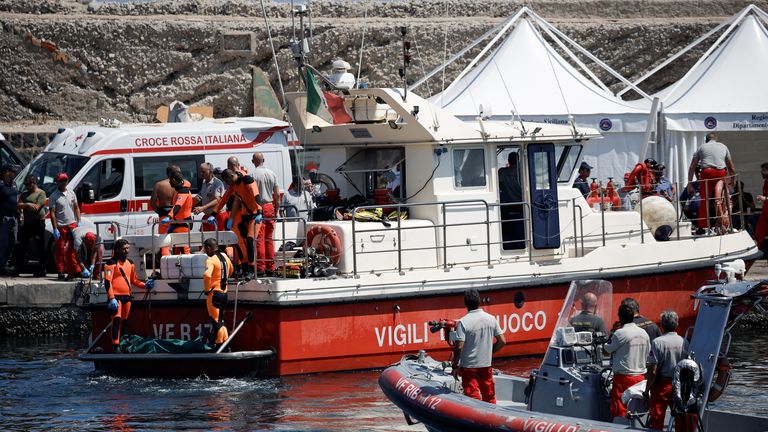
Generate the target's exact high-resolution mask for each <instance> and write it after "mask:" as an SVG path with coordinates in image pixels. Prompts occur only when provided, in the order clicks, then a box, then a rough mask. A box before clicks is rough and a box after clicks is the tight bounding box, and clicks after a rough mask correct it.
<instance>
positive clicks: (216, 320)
mask: <svg viewBox="0 0 768 432" xmlns="http://www.w3.org/2000/svg"><path fill="white" fill-rule="evenodd" d="M203 250H204V251H205V254H206V255H208V259H207V260H206V261H205V273H204V274H203V290H204V292H205V295H206V300H205V306H206V309H207V310H208V317H209V318H210V319H211V332H210V334H209V342H210V343H214V344H216V345H221V344H223V343H224V342H225V341H226V340H227V339H228V338H229V332H227V327H226V326H225V325H224V307H226V305H227V279H228V278H229V277H230V276H232V273H233V272H234V268H233V267H232V261H230V260H229V257H228V256H227V254H225V253H223V252H221V251H219V243H218V242H217V241H216V239H215V238H209V239H206V240H205V241H204V242H203Z"/></svg>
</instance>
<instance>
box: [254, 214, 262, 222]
mask: <svg viewBox="0 0 768 432" xmlns="http://www.w3.org/2000/svg"><path fill="white" fill-rule="evenodd" d="M262 218H263V216H262V215H261V213H258V214H257V215H256V216H254V217H253V221H254V222H256V223H261V219H262Z"/></svg>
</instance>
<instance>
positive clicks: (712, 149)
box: [687, 132, 736, 228]
mask: <svg viewBox="0 0 768 432" xmlns="http://www.w3.org/2000/svg"><path fill="white" fill-rule="evenodd" d="M699 164H701V177H700V178H699V181H700V184H701V199H702V205H701V206H700V207H699V227H700V228H706V227H709V226H710V225H711V224H710V220H709V218H710V216H716V215H715V214H711V215H710V214H709V206H710V205H713V204H714V203H715V186H716V185H717V182H718V181H719V180H724V181H725V184H724V185H723V186H724V191H723V194H727V193H728V192H727V190H728V180H727V179H726V175H727V174H730V175H731V176H734V175H736V166H735V165H734V164H733V160H732V159H731V152H730V151H729V150H728V147H726V146H725V144H723V143H719V142H717V135H715V133H714V132H711V133H708V134H707V137H706V141H705V142H704V144H702V145H701V147H699V149H698V150H696V152H695V153H694V154H693V159H692V160H691V166H690V167H689V168H688V186H687V189H688V193H693V186H691V181H693V174H694V173H695V172H696V167H697V166H698V165H699ZM726 168H727V169H728V171H727V172H726Z"/></svg>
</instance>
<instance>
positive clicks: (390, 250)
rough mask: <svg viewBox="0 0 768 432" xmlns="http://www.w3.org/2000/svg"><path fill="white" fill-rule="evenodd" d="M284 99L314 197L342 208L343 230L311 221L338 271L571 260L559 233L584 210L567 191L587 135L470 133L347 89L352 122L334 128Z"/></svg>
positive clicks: (420, 109)
mask: <svg viewBox="0 0 768 432" xmlns="http://www.w3.org/2000/svg"><path fill="white" fill-rule="evenodd" d="M287 99H288V106H289V115H290V117H291V119H292V122H293V125H294V128H295V132H296V134H297V137H298V139H299V141H300V142H301V143H302V146H303V152H302V154H301V155H297V161H298V162H299V166H300V167H301V166H303V167H305V168H310V169H313V170H317V171H318V172H321V173H323V174H325V175H326V177H328V178H330V179H331V182H330V183H329V184H327V185H325V186H323V189H326V188H331V189H337V190H336V191H332V192H331V195H332V196H338V197H339V198H346V200H342V199H339V200H337V201H336V203H338V204H339V205H340V209H339V211H337V212H335V213H336V214H335V216H337V217H338V216H340V215H341V216H342V219H346V220H335V219H336V218H331V219H334V220H331V221H327V220H322V219H324V218H327V214H326V215H325V216H324V215H323V213H322V212H320V213H319V214H318V213H317V212H316V213H315V215H317V217H314V219H313V221H312V222H309V224H310V225H312V224H316V223H323V224H328V225H330V226H332V227H333V229H334V230H335V231H336V234H337V235H338V237H339V238H340V239H341V242H342V250H343V253H342V256H341V259H340V260H339V262H338V263H337V265H338V267H339V271H340V272H342V273H344V272H350V273H356V272H360V271H372V270H382V271H383V270H395V269H396V270H399V271H403V270H404V269H414V268H422V267H423V268H435V267H439V266H445V267H448V266H454V265H470V264H482V263H485V264H488V265H492V264H493V263H494V262H499V261H500V260H517V259H520V258H521V257H530V258H533V259H554V258H557V257H562V256H567V255H568V254H575V252H574V249H575V248H576V246H577V244H576V243H575V242H574V239H573V238H572V237H571V238H568V239H565V238H563V236H562V234H561V233H562V232H563V230H564V229H570V230H571V231H573V220H574V218H573V213H574V208H576V207H578V208H579V209H580V210H579V211H580V212H585V211H587V210H588V206H587V205H586V202H585V201H584V199H583V197H581V195H580V194H579V193H578V191H577V190H576V189H572V188H571V184H572V181H573V178H574V176H575V171H576V170H575V168H576V167H577V166H578V163H579V162H580V159H579V157H580V155H581V152H582V148H583V146H584V145H585V144H586V142H587V141H588V140H589V139H593V138H599V136H600V135H599V133H598V132H597V131H596V130H593V129H583V128H579V129H577V128H574V127H570V126H566V125H553V124H542V123H528V122H521V121H519V119H517V118H515V117H512V116H511V117H510V119H509V120H508V121H498V120H496V121H488V120H486V119H483V118H478V119H477V123H476V124H468V123H465V122H463V121H460V120H458V119H456V118H455V117H453V116H451V115H450V114H447V113H445V112H443V111H442V110H440V109H439V108H437V107H435V106H434V105H432V104H430V103H429V102H428V101H426V100H425V99H422V98H421V97H419V96H418V95H415V94H413V93H409V94H407V96H406V97H405V98H404V97H403V95H402V93H401V91H400V90H398V89H360V90H350V91H349V94H348V95H345V96H344V104H345V108H346V111H347V112H348V113H349V115H350V117H351V119H352V121H351V122H347V123H342V124H333V123H332V122H329V121H326V120H324V119H323V118H321V117H319V116H317V115H314V114H311V113H308V112H307V111H306V95H305V94H304V93H292V94H288V95H287ZM327 197H328V193H327V192H326V198H327ZM353 197H354V198H353ZM345 204H346V205H345ZM342 208H343V209H342ZM345 211H346V212H347V213H346V217H344V216H345V214H344V212H345ZM352 213H354V214H352ZM403 214H407V218H405V217H404V216H403ZM381 220H383V221H384V223H381V222H380V221H381ZM363 221H366V222H363ZM370 254H374V255H375V259H370ZM366 255H368V256H367V257H366Z"/></svg>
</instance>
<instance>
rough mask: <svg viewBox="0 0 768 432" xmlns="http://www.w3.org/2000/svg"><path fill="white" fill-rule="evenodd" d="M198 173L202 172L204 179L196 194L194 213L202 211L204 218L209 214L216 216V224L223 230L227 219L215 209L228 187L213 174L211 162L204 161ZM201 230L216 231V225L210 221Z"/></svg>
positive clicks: (201, 176) (201, 175)
mask: <svg viewBox="0 0 768 432" xmlns="http://www.w3.org/2000/svg"><path fill="white" fill-rule="evenodd" d="M198 173H199V174H200V178H202V179H203V184H202V186H200V193H198V194H197V195H195V196H194V205H195V207H193V208H192V213H193V214H195V215H198V214H201V213H202V214H203V219H208V217H209V216H214V217H215V218H216V225H218V227H219V230H220V231H223V230H225V229H226V228H225V227H224V222H225V221H224V219H223V217H221V216H220V213H216V214H213V209H214V208H216V205H217V204H218V203H219V200H220V199H221V197H222V196H224V192H226V190H227V188H226V187H225V186H224V182H222V181H221V180H219V179H218V178H216V176H214V175H213V165H211V163H210V162H203V163H202V164H200V167H199V168H198ZM200 230H201V231H216V227H215V226H213V225H211V224H209V223H203V224H202V227H200Z"/></svg>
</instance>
